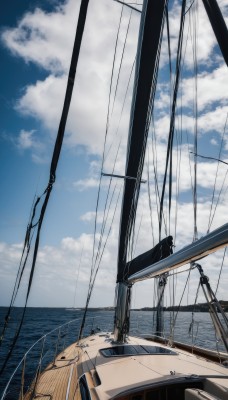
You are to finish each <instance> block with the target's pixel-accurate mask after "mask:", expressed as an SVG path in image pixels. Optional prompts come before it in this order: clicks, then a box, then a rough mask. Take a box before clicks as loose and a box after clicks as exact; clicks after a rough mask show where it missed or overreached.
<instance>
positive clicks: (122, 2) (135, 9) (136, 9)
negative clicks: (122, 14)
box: [114, 0, 141, 13]
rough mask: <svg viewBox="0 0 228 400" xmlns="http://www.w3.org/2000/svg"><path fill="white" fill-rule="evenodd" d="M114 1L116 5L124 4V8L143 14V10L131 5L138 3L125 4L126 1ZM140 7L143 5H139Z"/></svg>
mask: <svg viewBox="0 0 228 400" xmlns="http://www.w3.org/2000/svg"><path fill="white" fill-rule="evenodd" d="M114 1H115V2H116V3H120V4H123V6H127V7H129V8H131V9H132V10H134V11H137V12H139V13H141V10H138V8H136V7H132V6H131V5H130V4H136V3H125V2H124V1H120V0H114ZM139 5H141V4H139Z"/></svg>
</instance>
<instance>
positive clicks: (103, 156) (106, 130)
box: [90, 6, 123, 282]
mask: <svg viewBox="0 0 228 400" xmlns="http://www.w3.org/2000/svg"><path fill="white" fill-rule="evenodd" d="M122 14H123V6H122V10H121V14H120V20H119V26H118V30H117V35H116V42H115V49H114V55H113V61H112V71H111V79H110V85H109V97H108V109H107V118H106V127H105V139H104V145H103V154H102V161H101V171H103V166H104V160H105V147H106V141H107V134H108V129H109V114H110V106H111V92H112V82H113V75H114V67H115V60H116V50H117V43H118V35H119V29H120V23H121V19H122ZM101 179H102V175H101V174H100V179H99V187H98V194H97V203H96V211H95V222H94V238H93V255H92V268H91V271H92V270H93V265H94V255H95V240H96V231H97V214H98V204H99V200H100V191H101ZM91 279H92V277H91V276H90V282H91Z"/></svg>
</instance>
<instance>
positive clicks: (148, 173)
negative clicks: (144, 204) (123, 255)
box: [147, 148, 154, 247]
mask: <svg viewBox="0 0 228 400" xmlns="http://www.w3.org/2000/svg"><path fill="white" fill-rule="evenodd" d="M149 165H150V159H149V148H147V191H148V201H149V209H150V224H151V232H152V240H153V247H154V229H153V219H152V201H151V193H150V169H149Z"/></svg>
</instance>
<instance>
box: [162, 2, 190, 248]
mask: <svg viewBox="0 0 228 400" xmlns="http://www.w3.org/2000/svg"><path fill="white" fill-rule="evenodd" d="M185 6H186V1H185V0H184V1H183V3H182V9H181V20H180V30H179V37H178V48H177V59H176V72H175V84H174V89H173V102H172V110H171V119H170V128H169V138H168V147H167V154H166V163H165V174H164V179H163V186H162V194H161V201H160V214H159V240H161V228H162V213H163V206H164V196H165V187H166V179H167V173H168V165H169V212H170V210H171V197H172V148H173V135H174V127H175V112H176V103H177V94H178V88H179V79H180V71H181V70H180V67H181V58H182V44H183V33H184V22H185Z"/></svg>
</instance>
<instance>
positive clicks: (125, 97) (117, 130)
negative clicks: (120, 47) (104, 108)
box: [105, 58, 136, 161]
mask: <svg viewBox="0 0 228 400" xmlns="http://www.w3.org/2000/svg"><path fill="white" fill-rule="evenodd" d="M135 61H136V58H135V59H134V62H133V64H132V67H131V72H130V76H129V78H128V83H127V88H126V91H125V95H124V101H123V105H122V109H121V113H120V118H119V121H118V125H117V128H116V136H117V134H118V132H119V128H120V122H121V119H122V116H123V110H124V106H125V103H126V99H127V93H128V89H129V86H130V81H131V77H132V73H133V70H134V66H135ZM114 141H115V138H114V139H113V141H112V143H111V144H110V146H109V148H108V151H107V152H106V155H105V161H106V159H107V157H108V155H109V152H110V150H111V148H112V145H113V142H114Z"/></svg>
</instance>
